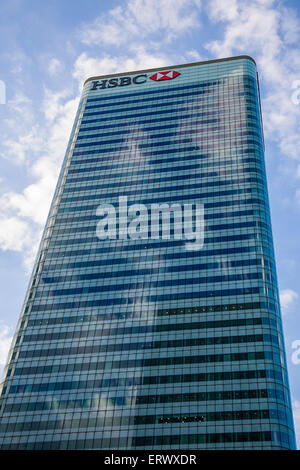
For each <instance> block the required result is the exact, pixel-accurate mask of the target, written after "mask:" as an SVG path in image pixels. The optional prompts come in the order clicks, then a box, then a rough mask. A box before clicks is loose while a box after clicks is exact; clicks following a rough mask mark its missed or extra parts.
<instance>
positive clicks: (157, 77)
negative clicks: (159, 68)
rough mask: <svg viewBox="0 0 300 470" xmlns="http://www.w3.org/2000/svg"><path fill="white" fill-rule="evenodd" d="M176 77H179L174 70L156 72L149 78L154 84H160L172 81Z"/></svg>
mask: <svg viewBox="0 0 300 470" xmlns="http://www.w3.org/2000/svg"><path fill="white" fill-rule="evenodd" d="M178 75H180V73H179V72H176V71H175V70H168V71H167V72H156V73H155V74H154V75H151V77H149V78H151V80H154V81H155V82H161V81H162V80H173V78H176V77H178Z"/></svg>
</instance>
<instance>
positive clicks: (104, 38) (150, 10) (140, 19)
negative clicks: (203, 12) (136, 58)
mask: <svg viewBox="0 0 300 470" xmlns="http://www.w3.org/2000/svg"><path fill="white" fill-rule="evenodd" d="M200 7H201V2H200V0H164V1H161V0H129V1H128V2H127V3H126V5H124V6H117V7H116V8H113V9H112V10H110V11H109V12H108V13H106V14H103V15H101V16H99V17H98V18H96V20H95V21H94V22H93V23H92V24H88V25H85V26H84V27H83V28H82V30H81V32H80V38H81V40H82V41H83V43H85V44H86V45H96V44H98V45H103V44H107V45H114V46H123V45H124V46H127V41H128V40H129V41H130V40H132V39H134V40H136V38H137V37H138V38H139V39H141V38H145V37H149V36H150V40H151V39H153V40H159V42H160V44H161V43H162V41H167V42H168V41H170V40H171V39H172V38H173V37H174V35H178V34H182V33H183V32H187V31H190V29H191V28H195V27H196V26H199V24H200V20H199V11H200Z"/></svg>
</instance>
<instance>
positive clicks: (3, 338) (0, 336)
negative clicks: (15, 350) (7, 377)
mask: <svg viewBox="0 0 300 470" xmlns="http://www.w3.org/2000/svg"><path fill="white" fill-rule="evenodd" d="M12 338H13V335H12V334H11V328H10V327H9V326H8V325H5V324H3V323H1V324H0V378H1V376H2V373H3V369H4V366H5V364H6V360H7V355H8V351H9V348H10V345H11V342H12Z"/></svg>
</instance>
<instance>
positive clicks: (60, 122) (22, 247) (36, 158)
mask: <svg viewBox="0 0 300 470" xmlns="http://www.w3.org/2000/svg"><path fill="white" fill-rule="evenodd" d="M69 95H70V92H67V91H65V90H62V91H59V92H56V93H55V92H52V91H49V90H47V89H45V90H44V100H43V103H42V106H41V110H40V111H41V112H42V115H41V116H42V118H41V117H40V116H39V115H34V114H33V115H31V112H30V116H29V112H28V113H27V115H28V118H27V119H25V120H24V122H23V127H22V128H21V127H20V128H19V127H18V131H20V132H21V131H22V132H21V133H20V135H19V136H18V137H16V139H15V140H13V139H10V140H8V139H7V140H5V141H4V142H3V146H4V148H6V150H7V155H9V154H12V155H13V156H14V157H15V160H14V161H16V160H17V162H19V163H20V160H21V161H22V163H23V165H24V164H25V167H24V171H25V172H26V175H27V177H28V179H29V180H31V181H32V182H31V183H30V184H29V185H28V186H26V187H25V188H24V189H23V190H22V191H7V192H5V193H4V194H2V195H1V196H0V248H1V249H2V250H14V251H19V252H23V254H24V263H25V267H26V269H27V270H30V269H31V266H32V263H33V260H34V256H35V253H36V250H37V247H38V244H39V241H40V237H41V233H42V227H43V226H44V224H45V221H46V217H47V213H48V211H49V207H50V203H51V199H52V196H53V192H54V189H55V185H56V182H57V177H58V173H59V169H60V166H61V162H62V159H63V156H64V154H65V150H66V145H67V141H68V137H69V134H70V131H71V127H72V124H73V120H74V116H75V112H76V108H77V105H78V97H77V98H71V99H70V96H69ZM15 102H16V103H18V101H17V100H16V101H15ZM26 105H27V106H28V107H29V108H30V110H31V101H30V100H29V99H26V98H25V97H24V99H23V100H22V106H21V107H20V109H18V107H17V105H16V104H15V107H16V119H18V112H19V113H22V112H23V111H24V114H25V115H26ZM18 106H19V105H18ZM24 108H25V110H24ZM39 121H40V122H39ZM33 123H34V126H33V125H32V124H33ZM2 148H3V147H2Z"/></svg>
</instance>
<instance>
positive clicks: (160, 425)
mask: <svg viewBox="0 0 300 470" xmlns="http://www.w3.org/2000/svg"><path fill="white" fill-rule="evenodd" d="M37 203H38V201H37ZM0 410H1V411H0V413H1V414H0V423H1V424H0V448H1V449H110V448H112V449H172V448H174V449H175V448H177V449H178V448H180V449H291V448H295V437H294V427H293V418H292V410H291V402H290V392H289V384H288V377H287V367H286V359H285V351H284V341H283V332H282V324H281V314H280V306H279V299H278V287H277V279H276V268H275V260H274V252H273V241H272V231H271V222H270V213H269V204H268V194H267V183H266V174H265V166H264V141H263V131H262V122H261V112H260V99H259V90H258V80H257V72H256V66H255V62H254V61H253V59H252V58H250V57H248V56H239V57H233V58H229V59H220V60H212V61H207V62H199V63H193V64H185V65H177V66H172V67H167V68H163V69H155V70H154V69H152V70H142V71H135V72H130V73H124V74H114V75H110V76H101V77H92V78H89V79H88V80H87V81H86V82H85V84H84V88H83V93H82V97H81V100H80V103H79V108H78V112H77V115H76V118H75V123H74V126H73V129H72V132H71V137H70V140H69V144H68V147H67V151H66V155H65V159H64V162H63V165H62V169H61V173H60V176H59V181H58V185H57V188H56V191H55V195H54V198H53V202H52V205H51V208H50V212H49V216H48V220H47V223H46V227H45V231H44V234H43V238H42V242H41V245H40V248H39V251H38V255H37V259H36V263H35V265H34V268H33V273H32V276H31V279H30V283H29V287H28V292H27V295H26V299H25V302H24V306H23V310H22V313H21V317H20V321H19V324H18V327H17V332H16V334H15V337H14V341H13V345H12V348H11V351H10V354H9V359H8V364H7V366H6V368H5V373H4V377H3V381H2V386H1V408H0Z"/></svg>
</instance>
